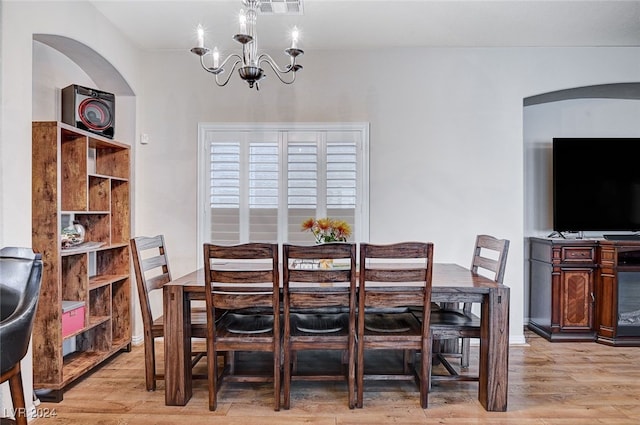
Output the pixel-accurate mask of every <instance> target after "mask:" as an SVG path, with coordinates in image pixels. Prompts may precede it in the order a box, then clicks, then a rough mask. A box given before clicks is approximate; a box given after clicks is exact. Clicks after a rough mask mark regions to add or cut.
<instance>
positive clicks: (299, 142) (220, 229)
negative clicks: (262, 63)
mask: <svg viewBox="0 0 640 425" xmlns="http://www.w3.org/2000/svg"><path fill="white" fill-rule="evenodd" d="M363 136H364V135H363V130H361V129H356V130H319V129H313V130H297V129H294V130H271V129H269V130H261V129H256V130H251V131H237V130H235V131H225V130H219V131H214V130H208V131H207V130H205V131H204V132H202V133H201V136H200V137H201V139H202V140H204V141H205V142H206V144H205V145H203V146H205V148H204V150H203V152H205V153H206V154H207V155H205V156H204V158H205V160H204V161H201V162H200V164H201V165H200V167H201V170H200V173H201V174H200V175H206V176H207V177H206V180H201V182H203V186H202V189H204V192H201V193H202V194H204V195H205V196H203V199H207V201H208V203H207V204H206V205H203V206H202V211H204V214H203V215H202V216H199V223H200V226H201V229H202V230H204V231H205V233H200V234H201V235H203V236H202V237H201V238H200V240H202V241H205V242H213V243H220V244H237V243H244V242H272V243H276V242H277V243H282V242H289V243H301V244H308V243H313V241H314V239H313V236H312V235H311V234H310V233H308V232H302V231H301V224H302V222H303V221H304V220H306V219H308V218H311V217H316V218H319V217H331V218H334V219H339V220H344V221H346V222H347V223H349V225H350V226H351V228H352V230H353V235H352V237H351V238H349V239H350V240H356V239H359V240H364V238H363V237H362V235H366V234H367V233H368V232H367V231H366V230H367V229H368V223H367V221H366V211H367V205H366V202H367V201H368V197H367V196H366V189H365V188H366V187H368V185H367V181H366V177H367V176H366V173H365V172H364V170H365V169H366V167H365V166H366V164H364V161H365V158H367V157H368V156H367V155H366V154H365V152H366V149H365V148H364V147H363V144H364V143H365V142H364V140H365V139H364V137H363ZM201 205H202V204H201Z"/></svg>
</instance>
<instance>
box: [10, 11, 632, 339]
mask: <svg viewBox="0 0 640 425" xmlns="http://www.w3.org/2000/svg"><path fill="white" fill-rule="evenodd" d="M2 7H3V10H2V13H3V16H2V65H1V66H2V68H1V72H2V74H1V75H2V96H3V97H2V113H3V116H2V130H1V132H2V133H1V134H2V141H1V145H0V149H2V150H1V153H2V171H1V173H2V186H0V197H1V198H2V207H0V208H1V210H0V217H1V219H2V223H0V245H10V244H18V245H25V244H26V245H29V244H30V241H31V233H30V230H31V221H30V220H31V217H30V211H31V197H30V194H31V187H30V186H31V181H30V173H29V172H28V171H25V170H29V169H30V166H31V148H30V140H31V133H30V130H31V126H30V123H31V120H32V110H33V111H36V110H38V109H37V108H32V104H31V90H32V78H31V73H30V70H31V60H32V52H31V49H32V44H33V43H32V34H33V33H49V34H61V35H66V36H69V37H71V38H74V39H76V40H78V41H80V42H83V43H85V44H87V45H89V46H91V47H92V48H94V49H95V50H96V51H97V52H100V54H102V55H103V56H104V57H105V58H106V59H108V60H109V61H110V62H111V63H112V64H113V65H114V66H115V67H116V68H117V69H118V70H119V71H120V72H121V73H122V74H123V75H124V76H125V77H126V78H127V79H130V82H131V85H132V87H134V90H135V92H136V95H137V104H136V106H135V109H136V117H137V119H136V123H135V131H134V134H139V133H148V134H149V136H150V143H149V144H148V145H137V146H136V152H135V163H136V164H135V176H136V177H135V187H134V199H135V203H136V214H135V222H134V226H135V229H136V230H135V232H136V234H139V235H143V234H146V235H153V234H157V233H164V234H165V235H166V237H167V242H168V244H169V246H170V249H171V252H170V255H171V261H172V264H171V265H172V271H173V273H174V275H176V276H178V275H180V274H182V273H185V272H188V271H190V270H192V269H193V268H194V267H197V266H199V264H197V263H196V258H197V250H198V249H199V247H198V246H197V244H196V240H197V238H196V169H197V167H196V159H197V153H196V143H197V124H198V122H230V121H231V122H251V121H257V122H260V121H284V122H291V121H305V122H307V121H339V122H345V121H368V122H370V123H371V135H370V141H371V166H370V169H371V185H370V199H371V217H370V224H371V237H370V240H371V241H374V242H390V241H395V240H401V239H413V240H430V241H433V242H434V243H435V255H436V261H439V262H457V263H460V264H464V265H467V264H469V262H470V259H471V247H472V245H473V241H474V238H475V235H476V234H477V233H491V234H494V235H496V236H498V237H504V238H508V239H510V240H511V241H512V245H511V250H510V253H509V261H508V266H507V274H506V278H505V283H506V284H507V285H508V286H510V287H511V318H510V320H511V322H510V323H511V329H510V333H511V339H512V341H522V335H523V312H524V307H523V305H524V279H523V261H524V255H523V244H524V224H523V223H524V194H523V187H524V179H523V175H524V167H523V162H524V161H523V158H524V150H523V108H522V100H523V98H525V97H528V96H531V95H535V94H539V93H544V92H548V91H552V90H557V89H563V88H569V87H577V86H583V85H591V84H601V83H611V82H628V81H637V80H638V75H640V72H639V71H640V48H521V49H517V48H424V49H415V50H413V49H394V50H392V51H385V52H382V53H383V54H381V52H379V51H347V52H337V51H315V52H310V51H308V52H306V54H305V56H304V57H303V59H302V63H303V65H304V66H305V68H304V70H303V71H302V72H301V74H300V76H299V80H298V81H297V82H296V83H295V84H294V85H292V86H283V85H282V84H281V83H279V82H277V80H276V79H275V78H274V77H273V76H271V77H270V78H268V79H267V80H266V81H264V82H263V83H262V84H261V90H260V92H256V91H250V90H249V89H248V87H247V86H246V85H242V84H241V83H240V81H239V80H238V79H237V78H236V77H233V78H234V80H233V81H232V82H231V83H229V86H227V87H225V88H218V87H215V86H214V85H213V83H212V82H211V81H210V76H209V75H207V74H206V73H205V72H203V71H202V70H201V69H200V67H199V65H198V63H197V58H196V57H195V56H193V55H192V54H190V53H188V51H187V50H186V49H185V51H184V52H151V53H146V54H145V55H144V57H143V58H141V59H139V58H137V57H136V56H135V55H136V53H137V52H136V51H135V49H134V48H132V47H131V46H130V45H129V43H128V42H127V41H126V40H123V39H122V37H121V36H120V35H119V34H118V33H117V32H116V31H115V30H114V29H113V28H112V27H111V26H110V25H108V24H107V23H105V22H104V20H103V19H102V18H101V16H99V14H97V13H96V12H95V10H93V9H92V7H91V6H90V5H87V4H84V3H81V4H79V3H70V4H66V3H64V4H59V3H57V4H54V5H51V4H50V3H42V4H40V3H31V2H25V3H22V2H15V1H4V2H3V3H2ZM307 36H310V35H307ZM9 40H10V41H9ZM273 55H274V57H282V54H281V53H279V52H273ZM385 64H393V66H386V65H385ZM36 65H37V64H36ZM7 152H11V157H10V158H9V155H8V154H7ZM15 176H25V177H24V179H22V178H21V179H15ZM8 179H10V180H11V182H12V184H11V185H8V184H6V183H5V182H6V181H7V180H8Z"/></svg>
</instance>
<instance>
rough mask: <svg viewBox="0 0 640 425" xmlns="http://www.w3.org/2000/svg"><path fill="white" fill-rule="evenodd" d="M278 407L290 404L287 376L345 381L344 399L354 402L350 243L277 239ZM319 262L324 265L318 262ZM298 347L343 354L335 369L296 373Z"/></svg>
mask: <svg viewBox="0 0 640 425" xmlns="http://www.w3.org/2000/svg"><path fill="white" fill-rule="evenodd" d="M282 250H283V300H284V301H283V305H284V308H283V311H284V320H283V321H284V325H283V326H284V336H283V353H284V361H283V367H284V379H283V388H284V389H283V394H284V401H283V404H284V408H285V409H288V408H289V407H290V404H291V381H292V380H312V381H328V380H332V381H336V380H337V381H346V382H347V387H348V405H349V408H350V409H353V408H354V406H355V351H356V245H355V244H353V243H326V244H319V245H311V246H300V245H292V244H284V245H283V248H282ZM323 265H324V266H323ZM303 350H339V351H340V352H341V353H342V354H345V355H346V358H344V362H345V363H346V364H347V367H346V370H344V368H343V365H342V363H343V360H342V357H343V356H341V360H340V363H341V365H340V367H341V371H340V372H339V373H328V372H325V373H324V374H322V373H321V374H315V375H311V374H298V373H294V370H293V366H294V362H295V361H296V360H295V359H296V356H297V353H298V352H300V351H303Z"/></svg>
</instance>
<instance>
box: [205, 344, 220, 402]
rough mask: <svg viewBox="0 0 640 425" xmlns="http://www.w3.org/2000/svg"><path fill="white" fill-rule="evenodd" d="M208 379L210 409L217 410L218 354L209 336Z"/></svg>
mask: <svg viewBox="0 0 640 425" xmlns="http://www.w3.org/2000/svg"><path fill="white" fill-rule="evenodd" d="M207 375H209V379H208V380H207V382H208V384H207V386H208V388H209V410H211V411H213V410H216V408H217V407H218V403H217V402H218V400H217V396H218V394H217V391H218V356H217V355H216V352H215V348H214V345H213V341H212V340H211V339H209V338H207Z"/></svg>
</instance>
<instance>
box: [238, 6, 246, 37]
mask: <svg viewBox="0 0 640 425" xmlns="http://www.w3.org/2000/svg"><path fill="white" fill-rule="evenodd" d="M238 19H239V21H240V34H246V33H247V15H246V14H245V12H244V9H240V15H239V17H238Z"/></svg>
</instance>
